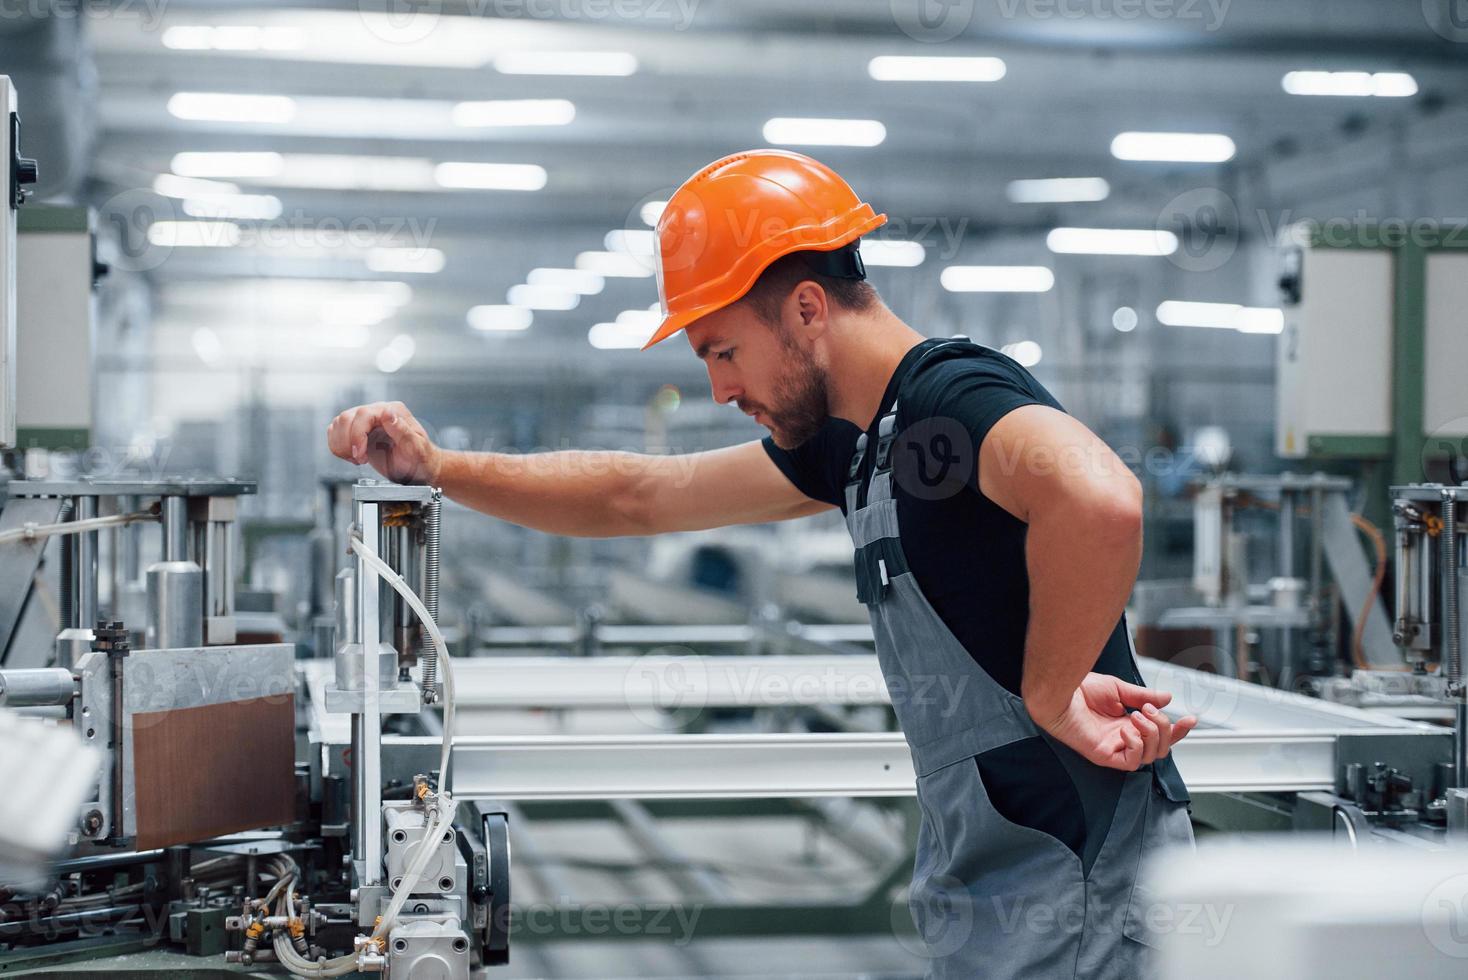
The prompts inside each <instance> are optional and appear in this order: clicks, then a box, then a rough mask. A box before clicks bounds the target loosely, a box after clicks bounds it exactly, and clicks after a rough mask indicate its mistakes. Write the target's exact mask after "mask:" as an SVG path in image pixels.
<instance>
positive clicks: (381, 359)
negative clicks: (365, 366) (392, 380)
mask: <svg viewBox="0 0 1468 980" xmlns="http://www.w3.org/2000/svg"><path fill="white" fill-rule="evenodd" d="M417 349H418V345H417V344H415V343H414V342H413V338H412V337H409V336H408V335H407V334H405V333H400V334H398V335H397V336H396V337H394V338H393V339H392V340H391V341H390V342H389V343H388V345H387V346H386V347H384V348H383V349H382V350H380V351H378V352H377V370H379V371H381V372H382V373H383V374H392V373H394V372H395V371H398V370H400V369H401V368H402V366H403V365H404V364H407V363H408V362H409V361H411V360H412V359H413V354H414V352H415V351H417Z"/></svg>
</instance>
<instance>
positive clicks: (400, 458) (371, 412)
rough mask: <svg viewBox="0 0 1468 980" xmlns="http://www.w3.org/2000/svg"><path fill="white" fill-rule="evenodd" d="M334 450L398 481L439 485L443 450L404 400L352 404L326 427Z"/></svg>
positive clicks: (352, 460) (329, 441) (349, 460)
mask: <svg viewBox="0 0 1468 980" xmlns="http://www.w3.org/2000/svg"><path fill="white" fill-rule="evenodd" d="M326 442H327V445H328V446H330V447H331V451H332V453H334V454H335V455H337V456H339V457H341V458H342V459H344V460H346V461H347V462H349V463H357V464H358V465H360V464H362V463H370V464H372V468H373V469H375V470H376V471H377V472H379V473H381V474H382V475H383V476H385V477H387V478H388V479H389V480H392V481H393V482H394V483H419V484H429V485H433V486H436V485H437V484H438V478H439V471H440V470H441V469H442V468H443V450H441V449H439V448H438V447H437V446H435V445H434V444H433V440H432V439H429V438H428V433H427V432H425V431H424V430H423V426H422V425H420V424H419V423H418V420H417V419H415V418H413V414H412V413H411V412H409V411H408V409H407V407H406V406H405V405H404V404H403V403H402V402H376V403H374V404H372V405H360V406H358V407H357V408H349V409H347V410H346V411H345V412H342V413H341V414H340V415H338V416H337V417H336V418H334V419H332V422H331V425H330V426H328V427H327V429H326Z"/></svg>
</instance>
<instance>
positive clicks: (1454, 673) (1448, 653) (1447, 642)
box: [1438, 487, 1463, 687]
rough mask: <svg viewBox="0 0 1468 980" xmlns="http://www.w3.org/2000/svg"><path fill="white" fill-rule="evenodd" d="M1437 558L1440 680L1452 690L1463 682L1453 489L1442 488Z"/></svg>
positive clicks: (1455, 514)
mask: <svg viewBox="0 0 1468 980" xmlns="http://www.w3.org/2000/svg"><path fill="white" fill-rule="evenodd" d="M1438 555H1439V561H1440V562H1441V569H1440V571H1441V575H1442V586H1441V587H1442V598H1443V603H1442V605H1443V629H1442V635H1443V676H1444V677H1446V678H1447V682H1448V685H1449V686H1450V687H1451V686H1453V685H1456V684H1457V683H1458V682H1459V681H1461V680H1462V679H1463V650H1462V648H1461V647H1460V646H1459V643H1460V642H1461V635H1460V634H1459V632H1458V628H1459V625H1460V624H1459V622H1458V495H1457V491H1456V490H1455V489H1453V488H1452V487H1444V488H1443V507H1442V535H1441V540H1440V541H1439V543H1438Z"/></svg>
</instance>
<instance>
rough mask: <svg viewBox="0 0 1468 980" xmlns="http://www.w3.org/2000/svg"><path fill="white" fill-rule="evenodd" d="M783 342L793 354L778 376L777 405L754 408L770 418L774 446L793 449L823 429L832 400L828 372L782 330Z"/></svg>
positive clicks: (787, 350)
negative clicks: (828, 384) (785, 368)
mask: <svg viewBox="0 0 1468 980" xmlns="http://www.w3.org/2000/svg"><path fill="white" fill-rule="evenodd" d="M776 329H777V330H780V328H778V327H777V328H776ZM780 341H781V345H782V346H783V347H784V348H785V351H786V353H788V354H789V355H790V361H789V365H788V368H787V370H786V371H785V372H784V373H783V374H781V375H780V377H778V378H776V379H775V384H774V399H773V401H774V405H773V406H769V407H765V406H759V405H756V406H754V407H755V408H756V409H758V410H760V411H762V412H763V414H764V415H765V417H766V418H767V420H768V424H769V430H770V435H771V437H772V438H773V439H774V440H775V445H777V446H779V447H780V448H781V449H794V448H795V447H796V446H800V445H803V444H804V443H806V442H808V441H809V440H810V439H811V438H812V437H813V436H814V435H815V434H816V433H817V432H819V431H820V430H821V426H822V425H824V424H825V423H826V418H827V416H828V415H829V414H830V401H829V399H828V398H827V387H826V372H825V371H824V370H822V369H821V366H820V365H819V364H817V363H816V361H815V358H813V357H811V355H810V352H809V351H807V350H805V349H804V348H803V347H800V346H799V345H797V344H796V343H795V342H794V340H793V339H792V338H790V336H789V335H788V334H786V333H784V332H783V330H781V336H780ZM741 407H744V406H742V405H741Z"/></svg>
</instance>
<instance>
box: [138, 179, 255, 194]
mask: <svg viewBox="0 0 1468 980" xmlns="http://www.w3.org/2000/svg"><path fill="white" fill-rule="evenodd" d="M239 192H240V189H239V186H238V185H237V184H230V183H226V182H225V181H222V180H200V179H199V178H197V177H180V176H179V175H178V174H159V175H158V176H157V177H154V178H153V193H155V194H162V195H163V196H164V197H177V198H189V197H204V198H208V197H221V196H223V195H225V194H238V193H239Z"/></svg>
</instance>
